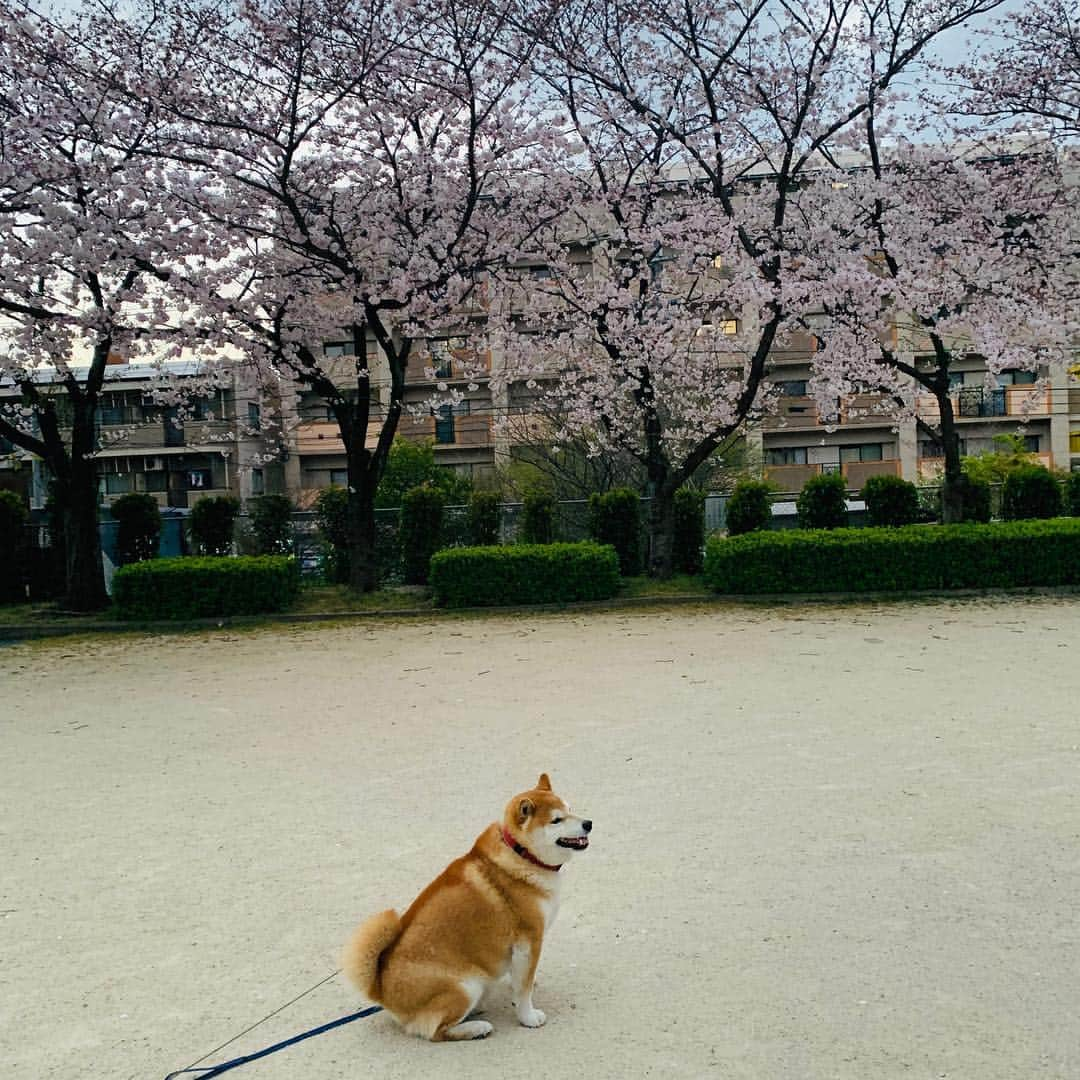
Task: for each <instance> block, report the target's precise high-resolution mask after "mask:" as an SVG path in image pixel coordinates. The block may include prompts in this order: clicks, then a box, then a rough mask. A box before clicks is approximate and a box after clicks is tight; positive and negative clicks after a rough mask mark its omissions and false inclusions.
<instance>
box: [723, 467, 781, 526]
mask: <svg viewBox="0 0 1080 1080" xmlns="http://www.w3.org/2000/svg"><path fill="white" fill-rule="evenodd" d="M771 494H772V484H770V483H768V482H767V481H765V480H740V481H739V482H738V483H737V484H736V485H735V490H734V491H733V492H732V493H731V498H730V499H728V503H727V514H726V517H727V531H728V536H741V535H742V534H743V533H748V532H757V531H758V530H760V529H768V528H769V527H770V526H771V525H772V500H771V498H770V496H771Z"/></svg>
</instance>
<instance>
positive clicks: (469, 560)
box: [431, 543, 619, 607]
mask: <svg viewBox="0 0 1080 1080" xmlns="http://www.w3.org/2000/svg"><path fill="white" fill-rule="evenodd" d="M618 588H619V560H618V556H617V555H616V554H615V549H614V548H613V547H608V546H605V545H601V544H593V543H582V544H514V545H511V546H507V547H475V548H448V549H446V550H445V551H439V552H436V554H435V555H434V556H432V559H431V591H432V594H433V595H434V597H435V602H436V603H437V604H440V605H443V606H446V607H473V606H491V605H496V604H563V603H569V602H571V601H574V600H605V599H607V598H608V597H611V596H614V595H615V593H616V592H617V591H618Z"/></svg>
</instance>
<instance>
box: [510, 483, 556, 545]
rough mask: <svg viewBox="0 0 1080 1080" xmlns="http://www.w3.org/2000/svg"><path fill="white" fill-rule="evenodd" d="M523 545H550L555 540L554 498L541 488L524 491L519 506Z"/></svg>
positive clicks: (519, 537)
mask: <svg viewBox="0 0 1080 1080" xmlns="http://www.w3.org/2000/svg"><path fill="white" fill-rule="evenodd" d="M518 539H519V540H520V541H521V543H523V544H550V543H553V542H554V540H555V496H554V495H552V494H551V492H550V491H545V490H544V489H543V488H533V489H532V490H531V491H526V492H525V495H524V497H523V498H522V504H521V528H520V530H519V535H518Z"/></svg>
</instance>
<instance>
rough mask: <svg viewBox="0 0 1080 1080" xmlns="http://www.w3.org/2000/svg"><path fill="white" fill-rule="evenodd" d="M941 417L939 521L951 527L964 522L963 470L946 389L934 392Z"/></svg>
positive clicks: (950, 404) (953, 418)
mask: <svg viewBox="0 0 1080 1080" xmlns="http://www.w3.org/2000/svg"><path fill="white" fill-rule="evenodd" d="M934 396H935V397H936V398H937V403H938V411H939V413H940V415H941V446H942V449H943V451H944V453H945V478H944V482H943V483H942V486H941V520H942V522H943V523H944V524H945V525H952V524H955V523H957V522H960V521H963V520H964V488H963V476H964V473H963V470H962V468H961V467H960V432H959V430H958V428H957V426H956V419H955V417H954V416H953V407H952V398H951V397H949V392H948V389H947V388H942V387H940V386H939V387H938V388H937V389H936V390H935V391H934Z"/></svg>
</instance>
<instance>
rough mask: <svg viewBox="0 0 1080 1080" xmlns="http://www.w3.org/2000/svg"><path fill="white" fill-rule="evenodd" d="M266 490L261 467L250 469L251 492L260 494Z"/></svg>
mask: <svg viewBox="0 0 1080 1080" xmlns="http://www.w3.org/2000/svg"><path fill="white" fill-rule="evenodd" d="M265 491H266V485H265V483H264V481H263V471H262V469H252V470H251V494H252V495H262V494H263V492H265Z"/></svg>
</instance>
